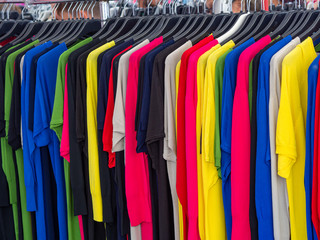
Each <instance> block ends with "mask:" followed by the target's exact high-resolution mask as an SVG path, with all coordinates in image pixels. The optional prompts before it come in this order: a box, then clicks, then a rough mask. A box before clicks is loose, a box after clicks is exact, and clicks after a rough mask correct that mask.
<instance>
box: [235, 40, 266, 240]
mask: <svg viewBox="0 0 320 240" xmlns="http://www.w3.org/2000/svg"><path fill="white" fill-rule="evenodd" d="M270 42H271V38H270V36H268V35H267V36H265V37H263V38H261V39H260V40H259V41H257V42H256V43H254V44H252V45H251V46H250V47H248V48H247V49H246V50H244V51H243V52H242V54H241V55H240V58H239V62H238V71H237V85H236V90H235V94H234V100H233V112H232V133H231V213H232V234H231V237H232V239H233V240H236V239H242V240H248V239H251V231H250V223H249V205H250V144H251V142H250V141H251V132H250V110H249V98H248V94H249V65H250V62H251V60H252V59H253V58H254V56H255V55H256V54H257V53H258V52H259V51H260V50H261V49H262V48H264V47H265V46H266V45H268V44H269V43H270Z"/></svg>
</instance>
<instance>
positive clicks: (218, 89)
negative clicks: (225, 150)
mask: <svg viewBox="0 0 320 240" xmlns="http://www.w3.org/2000/svg"><path fill="white" fill-rule="evenodd" d="M231 51H232V49H229V50H228V51H227V52H226V53H224V54H223V55H222V56H221V57H220V58H219V59H218V61H217V64H216V72H215V89H214V91H215V93H214V98H215V100H214V102H215V115H216V121H215V128H214V155H215V159H216V163H215V164H216V166H217V169H218V175H219V177H220V178H221V149H220V125H221V108H222V84H223V72H224V63H225V60H226V57H227V55H228V53H229V52H231Z"/></svg>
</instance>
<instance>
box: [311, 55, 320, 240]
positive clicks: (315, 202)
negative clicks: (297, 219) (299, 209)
mask: <svg viewBox="0 0 320 240" xmlns="http://www.w3.org/2000/svg"><path fill="white" fill-rule="evenodd" d="M319 64H320V61H319ZM319 81H320V69H319V72H318V85H317V92H316V106H315V117H314V118H315V119H314V153H313V179H312V200H311V218H312V223H313V225H314V228H315V230H316V232H317V235H318V236H320V228H319V216H320V214H319V200H320V198H319V190H318V189H319V180H318V178H319V174H318V171H319V170H318V168H319V164H318V161H319V159H320V156H319V146H320V141H319V120H320V84H319Z"/></svg>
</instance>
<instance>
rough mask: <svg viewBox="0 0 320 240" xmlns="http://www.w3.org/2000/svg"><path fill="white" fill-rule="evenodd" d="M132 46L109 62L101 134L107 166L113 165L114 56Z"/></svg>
mask: <svg viewBox="0 0 320 240" xmlns="http://www.w3.org/2000/svg"><path fill="white" fill-rule="evenodd" d="M130 48H132V46H129V47H128V48H126V49H125V50H123V51H121V52H120V53H118V54H117V55H116V56H114V58H113V59H112V62H111V71H110V77H109V89H108V103H107V111H106V116H105V119H104V126H103V134H102V143H103V151H106V152H108V154H109V164H108V166H109V168H113V167H115V165H116V163H115V153H113V152H112V151H111V149H112V132H113V125H112V117H113V110H114V92H113V67H112V66H113V61H114V60H115V58H116V57H118V56H119V55H120V54H122V53H124V52H126V51H127V50H128V49H130Z"/></svg>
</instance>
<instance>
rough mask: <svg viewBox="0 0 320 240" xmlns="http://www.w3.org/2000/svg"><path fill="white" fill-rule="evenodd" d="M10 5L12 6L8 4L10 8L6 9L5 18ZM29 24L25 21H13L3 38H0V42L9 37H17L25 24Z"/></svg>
mask: <svg viewBox="0 0 320 240" xmlns="http://www.w3.org/2000/svg"><path fill="white" fill-rule="evenodd" d="M12 5H13V4H10V7H9V8H8V9H7V17H9V12H10V9H11V7H12ZM29 22H30V21H25V20H17V21H15V23H14V25H13V26H12V28H11V29H10V30H9V31H8V32H7V33H6V34H4V35H3V36H1V37H0V42H2V41H4V40H6V39H8V38H9V37H13V36H18V35H19V34H20V33H21V32H22V31H23V29H24V28H25V27H26V26H27V24H28V23H29Z"/></svg>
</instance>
